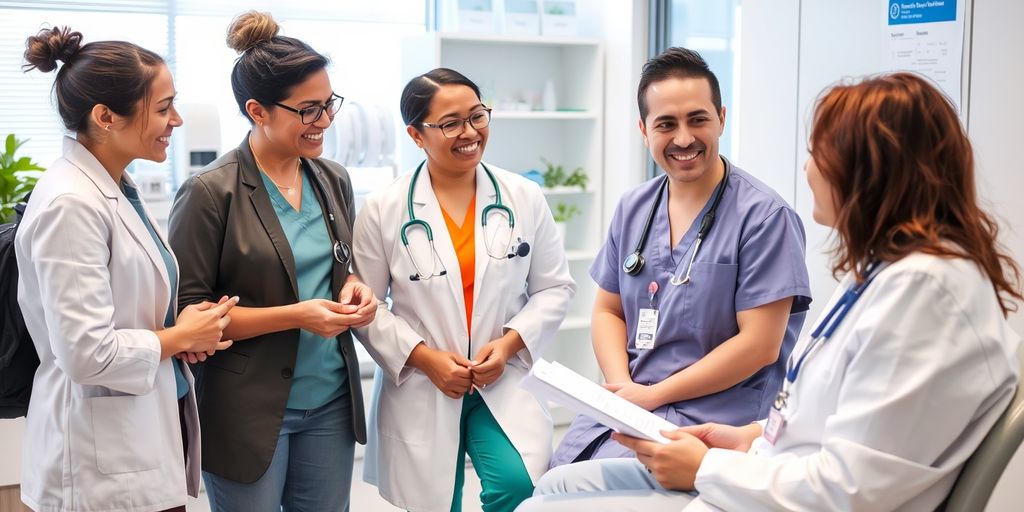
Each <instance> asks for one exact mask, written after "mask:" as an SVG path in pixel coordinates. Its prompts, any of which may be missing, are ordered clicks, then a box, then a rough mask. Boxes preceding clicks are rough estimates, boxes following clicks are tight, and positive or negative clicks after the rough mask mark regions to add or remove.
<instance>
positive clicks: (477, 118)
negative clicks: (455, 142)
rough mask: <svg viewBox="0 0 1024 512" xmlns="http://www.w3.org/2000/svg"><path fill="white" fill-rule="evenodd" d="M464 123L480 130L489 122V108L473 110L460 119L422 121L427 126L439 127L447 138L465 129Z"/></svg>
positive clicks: (451, 137)
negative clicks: (440, 121) (435, 121)
mask: <svg viewBox="0 0 1024 512" xmlns="http://www.w3.org/2000/svg"><path fill="white" fill-rule="evenodd" d="M466 123H469V125H470V126H472V127H473V129H474V130H482V129H484V128H487V125H489V124H491V109H489V108H482V109H480V110H477V111H476V112H473V113H472V114H470V115H469V117H465V118H461V119H449V120H447V121H445V122H443V123H438V124H434V123H422V124H423V126H426V127H427V128H440V129H441V133H443V134H444V136H445V137H447V138H449V139H454V138H455V137H458V136H459V135H462V133H463V132H465V131H466Z"/></svg>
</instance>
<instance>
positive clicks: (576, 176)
mask: <svg viewBox="0 0 1024 512" xmlns="http://www.w3.org/2000/svg"><path fill="white" fill-rule="evenodd" d="M589 179H590V176H587V174H586V173H585V172H583V168H582V167H577V168H576V169H575V170H573V171H572V172H571V173H569V176H567V177H566V178H565V180H564V181H562V185H564V186H566V187H579V188H580V190H587V180H589Z"/></svg>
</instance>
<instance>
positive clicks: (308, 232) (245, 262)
mask: <svg viewBox="0 0 1024 512" xmlns="http://www.w3.org/2000/svg"><path fill="white" fill-rule="evenodd" d="M277 32H278V25H277V23H276V22H275V21H274V20H273V18H271V17H270V16H269V15H268V14H264V13H257V12H248V13H245V14H243V15H241V16H239V17H238V18H236V19H235V20H234V21H233V22H232V24H231V26H230V28H229V29H228V46H230V47H231V48H233V49H235V50H236V51H238V52H239V53H240V54H241V56H240V57H239V58H238V60H237V61H236V63H235V66H234V69H233V71H232V73H231V86H232V89H233V91H234V94H235V100H236V101H237V102H238V108H239V110H240V111H241V113H242V115H244V116H245V117H246V118H247V119H248V120H249V122H250V123H251V124H252V129H251V131H250V132H249V134H248V135H247V136H246V137H245V140H243V141H242V143H241V144H240V145H239V146H238V148H237V149H235V150H233V151H230V152H228V153H226V154H225V155H223V156H222V157H221V158H219V159H218V160H216V161H215V162H213V163H211V164H210V165H209V166H207V167H206V168H205V169H204V170H203V171H202V172H201V173H199V174H198V175H197V176H195V177H193V178H191V179H189V180H188V181H187V182H186V183H185V184H184V186H183V187H182V188H181V190H180V191H179V193H178V197H177V198H176V200H175V203H174V207H173V209H172V211H171V218H170V239H171V245H172V246H173V247H174V249H175V251H176V252H177V253H178V254H179V261H180V263H181V291H180V293H179V303H178V304H179V307H182V308H183V307H185V306H187V305H189V304H192V303H196V302H201V301H204V300H211V299H212V298H216V297H220V296H221V295H225V294H228V295H237V296H239V297H240V300H239V305H238V306H237V307H236V308H235V309H234V311H233V312H232V319H233V322H232V323H231V326H230V328H229V329H228V330H226V331H225V334H224V335H225V337H227V338H229V339H233V340H236V344H235V346H234V347H233V348H232V350H230V351H225V352H222V353H218V354H216V355H213V356H212V357H210V358H209V359H207V360H206V361H205V362H204V363H203V364H202V368H201V371H200V372H199V373H200V377H199V385H198V388H199V416H200V421H201V423H202V428H203V432H204V435H205V436H206V442H205V443H204V446H203V457H204V458H203V463H204V464H203V479H204V481H205V483H206V489H207V494H208V495H209V498H210V506H211V508H212V509H213V510H215V511H221V510H224V511H235V510H246V511H261V510H267V511H270V510H274V511H277V510H281V508H282V507H283V509H284V510H292V509H295V510H332V511H337V510H348V503H349V490H350V487H351V479H352V462H353V454H354V448H355V443H356V442H360V443H363V442H365V438H366V425H365V420H364V415H363V399H362V393H361V388H360V380H359V367H358V361H357V359H356V353H355V350H354V347H353V342H352V336H351V334H350V328H353V327H361V326H364V325H367V324H368V323H369V322H370V321H372V320H373V318H374V315H375V312H376V310H377V301H376V299H375V298H374V296H373V292H372V291H371V290H370V288H369V287H367V286H366V285H364V284H362V283H361V282H360V281H359V280H358V279H357V278H356V277H355V276H354V275H352V274H351V273H350V270H349V264H350V259H351V250H350V244H351V238H352V220H353V217H354V210H353V198H352V185H351V182H350V181H349V177H348V173H347V172H346V171H345V169H344V168H343V167H342V166H340V165H339V164H337V163H334V162H330V161H327V160H324V159H321V158H319V156H320V154H321V153H322V152H323V136H324V132H325V130H326V129H327V128H328V127H329V126H330V124H331V122H332V121H333V118H334V114H335V113H336V112H337V110H338V108H339V107H340V106H341V102H342V98H341V97H339V96H338V95H336V94H335V93H334V91H333V89H332V88H331V83H330V79H329V78H328V75H327V71H326V66H327V64H328V61H327V58H326V57H324V56H323V55H321V54H319V53H317V52H316V51H315V50H313V49H312V48H310V47H309V46H308V45H306V44H305V43H303V42H302V41H299V40H297V39H294V38H290V37H282V36H278V35H277ZM229 290H230V292H229ZM196 360H197V359H193V360H192V361H190V362H194V361H196Z"/></svg>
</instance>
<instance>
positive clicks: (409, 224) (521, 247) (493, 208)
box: [399, 160, 530, 281]
mask: <svg viewBox="0 0 1024 512" xmlns="http://www.w3.org/2000/svg"><path fill="white" fill-rule="evenodd" d="M425 163H426V160H424V161H422V162H420V165H418V166H416V170H415V171H414V172H413V173H412V181H410V182H409V193H408V196H407V199H408V207H409V220H408V221H406V222H405V223H404V224H402V227H401V229H400V230H399V234H400V235H401V237H402V246H404V247H405V253H406V254H407V255H408V256H409V261H411V262H412V266H413V268H415V269H416V273H415V274H412V275H410V276H409V279H410V280H412V281H426V280H428V279H431V278H433V277H440V276H444V275H447V274H448V269H447V268H445V266H444V262H443V261H441V257H440V256H439V255H438V254H437V249H436V248H435V247H434V230H433V229H431V228H430V224H429V223H428V222H427V221H425V220H423V219H417V218H416V213H415V212H414V210H413V206H412V205H413V203H412V196H413V191H415V189H416V180H418V179H419V177H420V171H421V170H423V164H425ZM480 165H481V166H482V167H483V168H484V172H485V173H486V174H487V177H488V178H489V179H490V180H491V185H493V186H494V202H493V203H491V204H489V205H487V206H485V207H484V209H483V212H482V213H481V214H480V223H481V225H482V227H483V232H484V239H485V240H487V242H486V243H485V244H484V245H485V247H487V255H488V256H490V257H491V258H493V259H496V260H503V259H511V258H515V257H516V256H518V257H520V258H522V257H524V256H526V255H528V254H530V244H528V243H526V242H524V241H523V240H522V239H521V238H520V239H518V240H517V243H516V244H515V247H514V248H513V247H512V231H513V229H515V227H516V217H515V214H513V213H512V209H511V208H509V207H508V206H505V204H504V203H503V202H502V201H501V188H500V187H498V180H497V179H495V178H494V174H493V173H492V172H491V170H490V169H488V168H487V165H486V164H484V163H483V162H480ZM491 212H498V213H501V214H504V215H505V218H506V219H507V220H508V240H507V241H506V243H505V245H504V248H505V250H503V251H502V252H501V254H500V255H499V256H495V255H493V254H491V250H490V247H491V244H490V240H488V237H487V217H488V216H489V215H490V213H491ZM417 226H418V227H421V228H423V231H424V232H425V233H426V235H427V242H428V243H429V244H430V254H431V258H433V262H432V265H433V266H432V267H431V269H430V273H429V274H425V273H423V271H422V270H421V269H420V266H419V264H418V263H416V258H413V256H412V251H411V250H410V249H409V236H408V234H407V232H408V231H409V229H410V228H413V227H417ZM438 263H440V265H441V271H440V272H437V264H438Z"/></svg>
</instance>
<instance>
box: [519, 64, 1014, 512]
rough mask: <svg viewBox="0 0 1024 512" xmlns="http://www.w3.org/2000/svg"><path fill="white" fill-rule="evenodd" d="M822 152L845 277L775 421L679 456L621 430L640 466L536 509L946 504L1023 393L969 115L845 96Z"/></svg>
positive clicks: (831, 107)
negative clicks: (978, 184)
mask: <svg viewBox="0 0 1024 512" xmlns="http://www.w3.org/2000/svg"><path fill="white" fill-rule="evenodd" d="M810 150H811V157H810V158H809V159H808V161H807V164H806V171H807V181H808V183H809V184H810V188H811V191H812V192H813V194H814V220H815V221H817V222H818V223H820V224H823V225H826V226H830V227H832V228H833V229H834V230H835V234H836V236H837V239H838V244H837V245H836V247H835V249H834V251H833V267H832V268H833V272H834V273H837V274H838V273H845V274H846V276H845V277H844V278H843V280H842V282H841V283H840V285H839V288H838V289H837V291H836V293H835V295H834V296H833V297H832V300H831V301H829V304H827V305H826V310H825V311H826V313H825V314H824V315H823V317H822V318H821V319H819V321H818V322H816V323H815V324H813V326H814V328H813V330H812V332H811V333H810V336H806V337H805V338H804V339H803V340H801V341H800V342H799V343H798V344H797V345H796V347H795V348H794V350H793V355H792V356H791V358H790V361H789V364H788V366H787V370H788V371H787V376H786V379H785V382H784V384H783V389H782V391H781V392H780V394H779V396H778V398H777V399H776V401H775V405H774V407H773V408H772V410H771V411H770V414H769V417H768V418H767V421H764V422H758V423H752V424H750V425H747V426H742V427H731V426H724V425H715V424H705V425H698V426H693V427H686V428H682V429H679V430H678V431H675V432H667V433H666V436H667V437H669V438H670V439H673V441H672V442H671V443H669V444H666V445H661V444H658V443H655V442H650V441H642V440H639V439H634V438H629V437H624V436H619V435H618V434H616V437H617V438H618V439H620V442H623V443H624V444H627V445H628V446H631V447H635V449H636V451H637V453H638V457H639V458H638V460H636V461H610V462H596V463H589V462H588V463H584V464H574V465H572V466H565V467H564V468H558V469H557V470H555V471H552V472H551V473H549V474H548V475H545V477H544V479H542V481H541V483H540V484H538V488H537V495H538V496H537V497H535V498H533V499H531V500H529V501H527V502H526V503H524V504H523V506H522V507H520V510H524V511H535V510H547V511H550V510H583V509H585V510H616V511H621V510H638V511H639V510H642V511H644V512H654V511H660V510H666V511H668V510H672V511H678V510H680V509H682V508H683V507H684V506H685V507H686V510H687V511H691V510H735V511H747V510H807V511H820V510H835V511H854V510H858V511H860V510H862V511H872V512H876V511H887V510H934V509H935V508H936V507H937V506H939V504H940V503H942V501H943V500H944V499H945V497H946V495H947V494H948V493H949V491H950V489H951V488H952V486H953V483H954V481H955V480H956V477H957V475H958V474H959V472H960V470H961V468H962V467H963V464H964V462H965V461H966V460H967V458H968V457H970V456H971V454H972V453H973V452H974V450H975V448H977V446H978V444H979V443H980V442H981V440H982V438H983V437H984V436H985V434H986V433H987V432H988V430H989V429H990V428H991V427H992V425H993V423H995V421H996V419H997V418H998V417H999V415H1000V414H1001V413H1002V412H1003V410H1004V409H1005V408H1006V406H1007V404H1008V403H1009V402H1010V400H1011V398H1012V396H1013V393H1014V389H1015V388H1016V386H1017V380H1018V375H1019V371H1020V370H1019V368H1018V364H1017V356H1016V353H1017V350H1018V346H1019V344H1020V338H1019V337H1018V336H1017V334H1015V333H1014V332H1013V331H1011V330H1010V328H1009V325H1008V324H1007V322H1006V319H1005V316H1006V315H1007V314H1008V313H1009V312H1010V311H1013V310H1015V309H1016V302H1019V301H1020V300H1021V299H1022V297H1021V289H1020V272H1019V269H1018V267H1017V265H1016V264H1015V263H1014V262H1013V260H1011V259H1010V258H1009V256H1007V255H1006V254H1004V253H1002V252H1000V248H999V245H998V244H997V242H996V224H995V222H994V221H993V220H992V218H991V217H990V216H988V215H987V214H986V213H985V212H983V211H982V210H980V209H979V208H978V205H977V197H976V192H975V183H974V162H973V157H972V153H971V144H970V142H969V140H968V139H967V135H966V133H965V132H964V129H963V127H962V126H961V124H960V122H959V120H958V118H957V115H956V111H955V109H954V108H953V106H952V104H951V103H950V101H949V100H948V99H947V98H946V97H945V96H943V95H942V93H940V92H939V91H938V89H936V88H935V87H934V86H933V85H931V84H930V83H929V82H927V81H926V80H924V79H923V78H921V77H919V76H917V75H913V74H909V73H896V74H891V75H883V76H879V77H875V78H870V79H867V80H864V81H863V82H861V83H859V84H856V85H838V86H835V87H833V88H831V89H829V90H828V91H826V93H825V94H824V96H822V97H821V99H820V100H819V101H818V104H817V108H816V110H815V115H814V126H813V131H812V135H811V140H810ZM691 490H696V491H697V492H698V493H699V497H697V498H694V497H693V495H692V494H688V493H686V492H685V491H691ZM565 493H578V494H574V495H573V496H571V497H570V496H566V495H565ZM560 494H561V496H559V495H560Z"/></svg>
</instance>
